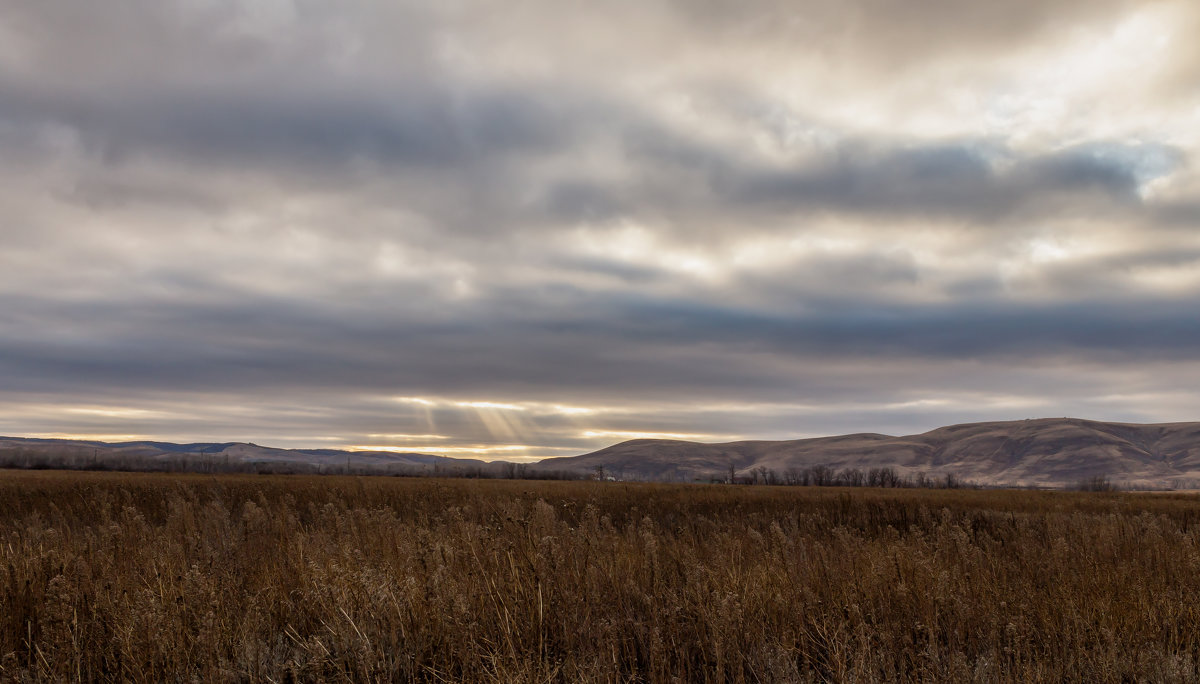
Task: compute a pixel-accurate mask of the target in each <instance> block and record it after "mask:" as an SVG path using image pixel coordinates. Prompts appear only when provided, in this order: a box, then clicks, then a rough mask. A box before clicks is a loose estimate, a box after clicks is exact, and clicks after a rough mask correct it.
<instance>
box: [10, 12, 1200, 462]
mask: <svg viewBox="0 0 1200 684" xmlns="http://www.w3.org/2000/svg"><path fill="white" fill-rule="evenodd" d="M1197 35H1200V4H1198V3H1196V2H1195V0H1159V1H1152V0H1138V1H1132V0H1130V1H1122V0H1054V1H1051V2H1047V1H1046V0H1010V1H1009V2H995V1H994V0H986V1H984V0H968V1H964V0H921V1H918V2H912V1H907V0H799V1H796V0H738V1H736V2H735V1H733V0H730V1H728V2H725V1H722V0H613V1H611V2H603V3H594V2H577V1H576V0H503V1H501V0H478V1H475V0H436V1H435V0H428V1H425V2H415V1H407V0H400V1H393V0H389V1H386V2H385V1H383V0H338V1H337V2H319V1H317V0H256V1H255V2H241V1H237V2H235V1H234V0H110V1H106V2H91V1H89V0H3V1H0V238H2V243H0V246H2V247H3V249H2V250H0V434H7V435H23V436H64V435H79V436H88V437H91V438H99V439H109V440H114V439H115V440H123V439H143V438H153V439H166V440H172V441H232V440H246V441H254V442H257V443H260V444H267V445H274V446H311V447H365V446H372V447H392V448H398V449H401V450H407V451H420V452H426V453H441V454H447V455H464V456H479V457H485V458H514V459H515V458H541V457H546V456H552V455H572V454H577V453H583V452H586V451H590V450H592V449H595V448H599V447H602V446H606V445H608V444H611V443H613V442H617V441H620V440H622V439H626V438H630V437H637V436H660V435H666V436H679V437H680V438H686V439H697V440H703V441H724V440H730V439H736V438H765V439H782V438H794V437H801V436H815V435H825V434H838V433H845V432H855V431H872V432H885V433H889V434H909V433H915V432H921V431H924V430H927V429H930V428H933V427H937V426H939V425H944V424H949V423H956V422H965V421H974V420H997V419H1018V418H1027V417H1050V416H1068V415H1069V416H1078V417H1085V418H1095V419H1103V420H1124V421H1134V422H1166V421H1181V420H1197V419H1200V231H1198V229H1200V172H1198V170H1197V162H1196V156H1197V154H1200V42H1197V40H1196V39H1195V38H1196V36H1197Z"/></svg>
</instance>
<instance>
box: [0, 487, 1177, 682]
mask: <svg viewBox="0 0 1200 684" xmlns="http://www.w3.org/2000/svg"><path fill="white" fill-rule="evenodd" d="M1197 596H1200V502H1198V501H1197V499H1196V498H1195V497H1194V496H1193V495H1187V494H1134V493H1121V492H1036V491H1001V490H967V489H903V488H890V489H872V488H854V489H839V488H831V487H824V488H812V487H768V486H761V487H734V486H728V485H665V484H633V483H612V482H559V481H540V482H525V481H517V480H465V479H454V480H439V479H430V478H422V479H408V478H379V477H376V478H353V477H337V476H324V477H315V476H265V475H259V476H254V475H207V476H206V475H165V474H147V473H81V472H74V473H64V472H56V471H0V679H3V680H9V681H22V680H55V681H59V680H87V681H116V680H120V681H262V682H267V681H274V682H281V681H308V680H352V681H428V682H445V681H497V682H542V681H550V682H552V681H601V682H604V681H610V682H624V681H645V682H673V681H680V682H693V681H697V682H705V681H709V682H743V681H754V682H759V681H801V682H802V681H839V682H840V681H847V682H848V681H955V682H959V681H987V682H993V681H995V682H1007V681H1056V682H1058V681H1095V682H1109V681H1113V682H1115V681H1155V682H1170V681H1181V682H1182V681H1196V680H1197V679H1200V604H1198V603H1197V601H1196V597H1197Z"/></svg>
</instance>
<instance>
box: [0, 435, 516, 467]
mask: <svg viewBox="0 0 1200 684" xmlns="http://www.w3.org/2000/svg"><path fill="white" fill-rule="evenodd" d="M4 465H8V466H16V467H40V468H87V469H114V470H117V469H119V470H172V471H183V470H186V471H193V472H196V471H198V472H208V471H213V472H219V471H243V472H245V471H250V472H291V473H319V472H355V473H364V474H367V473H378V474H394V475H405V474H430V473H433V472H435V471H437V472H445V473H447V474H453V473H454V472H455V471H463V470H467V469H476V470H493V469H498V468H500V467H502V466H501V465H500V464H491V463H485V462H483V461H477V460H473V459H465V458H450V457H447V456H431V455H429V454H417V453H412V454H408V453H394V452H391V451H340V450H337V449H276V448H272V447H264V446H259V445H257V444H247V443H242V442H224V443H197V444H173V443H170V442H120V443H109V442H93V441H85V440H69V439H31V438H23V437H0V466H4Z"/></svg>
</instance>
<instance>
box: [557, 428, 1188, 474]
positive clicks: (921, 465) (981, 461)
mask: <svg viewBox="0 0 1200 684" xmlns="http://www.w3.org/2000/svg"><path fill="white" fill-rule="evenodd" d="M731 465H732V467H733V469H734V471H735V472H736V473H737V474H738V475H741V476H745V475H748V474H751V473H754V472H755V471H759V472H764V469H765V471H769V472H773V473H776V474H777V475H778V476H780V477H782V476H783V475H784V474H786V473H787V472H788V471H789V470H796V469H803V468H811V467H813V466H828V467H830V468H833V469H835V470H842V469H846V468H856V469H859V470H863V471H866V470H869V469H871V468H883V467H891V468H894V469H895V470H896V471H897V472H898V473H899V474H900V475H901V476H910V477H912V476H916V475H917V474H918V473H924V474H926V475H927V476H929V477H944V476H946V475H948V474H952V475H954V476H956V477H958V478H960V479H962V480H967V481H971V482H975V483H979V484H986V485H1013V486H1037V487H1068V486H1072V485H1074V484H1076V483H1078V482H1080V481H1082V480H1086V479H1088V478H1093V477H1107V478H1109V480H1111V481H1112V482H1113V483H1115V484H1119V485H1121V486H1125V487H1133V488H1167V487H1195V486H1197V485H1198V484H1200V423H1164V424H1152V425H1141V424H1131V423H1105V422H1098V421H1090V420H1080V419H1074V418H1046V419H1037V420H1020V421H1006V422H989V423H969V424H963V425H952V426H949V427H943V428H938V429H936V430H931V431H930V432H926V433H923V434H919V435H908V436H903V437H892V436H888V435H881V434H873V433H864V434H852V435H842V436H837V437H818V438H813V439H797V440H787V441H743V442H728V443H724V444H704V443H698V442H684V441H676V440H664V439H636V440H631V441H628V442H622V443H620V444H616V445H613V446H611V447H608V448H606V449H601V450H600V451H596V452H593V453H590V454H585V455H582V456H574V457H565V458H553V459H547V460H544V461H541V462H540V463H539V464H538V466H539V467H544V468H554V469H560V470H577V471H594V470H595V469H596V468H597V467H602V468H603V469H604V470H605V471H606V472H608V473H611V474H613V475H615V476H617V477H620V478H623V479H639V480H641V479H649V480H693V479H697V478H701V479H703V478H720V477H722V476H724V475H726V474H727V473H728V472H729V469H730V466H731Z"/></svg>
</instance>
